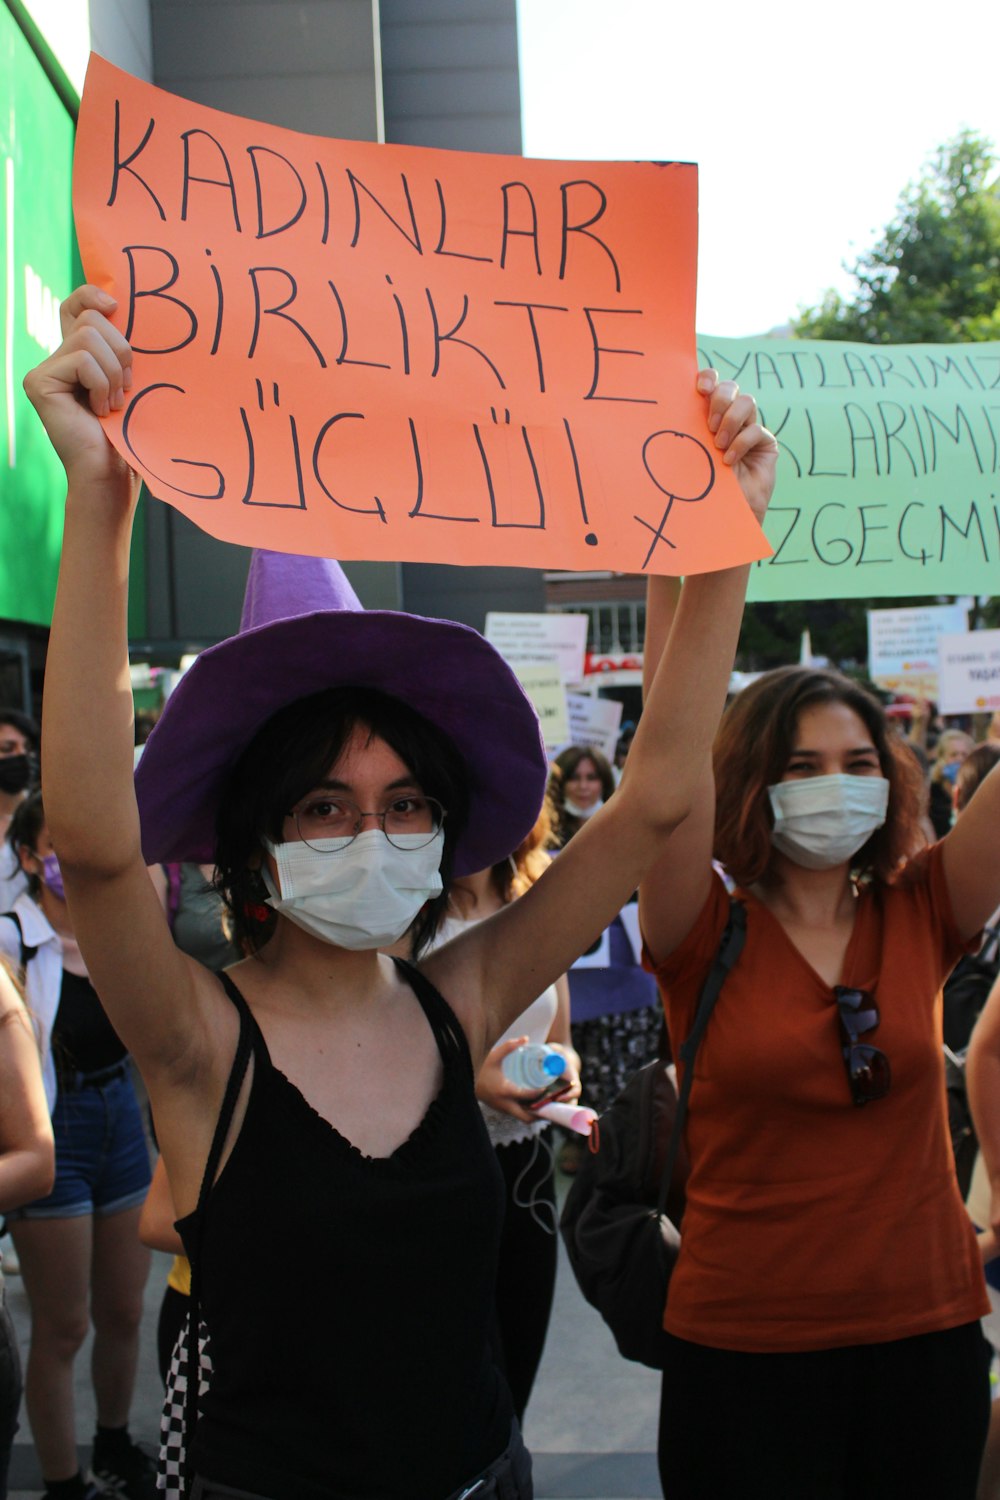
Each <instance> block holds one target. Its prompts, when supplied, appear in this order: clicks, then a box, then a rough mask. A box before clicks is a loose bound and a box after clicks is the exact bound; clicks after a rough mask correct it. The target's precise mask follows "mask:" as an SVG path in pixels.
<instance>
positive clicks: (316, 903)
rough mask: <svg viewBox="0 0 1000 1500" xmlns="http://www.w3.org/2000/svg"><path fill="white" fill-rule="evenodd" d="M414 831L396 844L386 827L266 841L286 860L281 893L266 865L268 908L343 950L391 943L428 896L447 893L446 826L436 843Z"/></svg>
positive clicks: (280, 878) (281, 864) (281, 867)
mask: <svg viewBox="0 0 1000 1500" xmlns="http://www.w3.org/2000/svg"><path fill="white" fill-rule="evenodd" d="M426 837H427V835H426V834H422V833H408V834H402V835H399V836H398V843H397V844H395V845H394V844H390V842H389V840H388V839H387V838H386V836H385V834H384V833H383V832H382V830H381V829H380V828H367V829H366V830H365V831H364V833H359V834H358V836H357V838H355V839H344V838H339V839H321V840H319V841H317V844H316V845H315V847H310V845H309V844H303V843H302V842H301V841H296V842H294V843H290V844H271V843H269V842H267V841H266V840H265V847H266V848H267V849H268V850H269V851H270V852H271V854H273V855H274V858H275V861H276V862H277V866H278V882H279V885H280V887H281V889H280V892H279V891H278V889H277V888H276V887H275V884H274V881H273V879H272V878H271V872H270V871H269V870H268V868H267V866H266V865H265V866H264V868H263V869H262V871H261V873H262V874H263V877H264V884H265V885H266V886H267V889H268V891H269V892H270V897H269V899H268V903H267V904H268V906H272V907H273V908H274V910H275V911H279V912H281V914H282V915H283V916H286V917H287V918H288V920H289V921H290V922H294V923H295V924H296V926H297V927H302V928H304V930H305V931H306V932H311V933H312V934H313V936H314V937H318V938H321V939H322V941H323V942H324V943H335V944H336V945H337V947H338V948H353V949H364V948H387V947H389V946H390V945H391V944H392V943H395V942H397V941H398V939H399V938H401V937H402V936H403V933H404V932H406V931H407V929H408V928H409V927H410V925H411V924H412V922H413V920H414V918H415V917H416V916H417V914H418V913H419V911H420V908H421V907H422V906H423V904H424V902H425V901H429V900H430V899H431V898H432V897H434V896H437V895H440V893H441V890H442V888H443V887H442V884H441V869H440V866H441V853H442V850H443V848H444V829H443V828H439V829H438V831H437V833H436V834H435V835H434V837H433V838H432V839H431V841H430V843H423V844H422V847H416V846H418V845H421V841H422V840H424V839H426Z"/></svg>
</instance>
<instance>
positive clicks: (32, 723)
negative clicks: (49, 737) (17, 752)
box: [0, 708, 42, 750]
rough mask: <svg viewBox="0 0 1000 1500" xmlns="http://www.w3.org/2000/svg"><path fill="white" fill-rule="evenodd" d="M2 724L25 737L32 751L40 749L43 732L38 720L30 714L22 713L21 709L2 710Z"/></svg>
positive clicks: (0, 720)
mask: <svg viewBox="0 0 1000 1500" xmlns="http://www.w3.org/2000/svg"><path fill="white" fill-rule="evenodd" d="M0 724H9V725H10V726H11V728H12V729H16V730H17V731H18V733H20V734H23V735H24V738H25V739H26V740H27V741H28V744H29V745H30V746H31V748H32V750H37V749H38V744H39V741H40V740H41V737H42V736H41V731H40V729H39V727H38V720H37V719H33V718H32V717H31V715H30V714H25V713H22V712H21V710H20V709H19V708H0Z"/></svg>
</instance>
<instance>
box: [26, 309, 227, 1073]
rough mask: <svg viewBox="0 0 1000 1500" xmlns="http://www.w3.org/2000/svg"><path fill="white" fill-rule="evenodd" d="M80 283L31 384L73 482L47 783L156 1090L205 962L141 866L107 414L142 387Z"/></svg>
mask: <svg viewBox="0 0 1000 1500" xmlns="http://www.w3.org/2000/svg"><path fill="white" fill-rule="evenodd" d="M113 307H114V302H113V300H112V299H111V298H110V297H108V296H107V295H106V294H105V293H104V292H101V291H99V290H98V289H97V288H96V287H89V286H86V287H82V288H80V289H79V290H78V291H76V292H74V293H73V294H72V296H70V297H68V298H67V299H66V301H65V302H64V303H63V306H62V312H61V316H62V322H63V334H64V339H63V343H62V345H61V347H60V348H59V350H58V351H57V352H56V353H55V354H54V355H52V356H51V357H50V358H49V359H47V360H45V361H44V363H43V364H41V365H40V366H39V367H38V368H37V369H35V370H33V371H32V372H31V373H30V374H29V375H28V376H27V377H26V379H25V382H24V385H25V390H26V392H27V394H28V396H29V398H30V400H31V401H32V403H33V405H34V406H35V408H36V410H37V411H38V414H39V416H40V417H41V419H42V421H43V423H44V425H45V428H46V430H47V432H48V435H49V438H50V440H51V442H52V445H53V447H54V448H55V450H56V452H57V453H58V455H59V457H60V459H61V460H62V463H63V466H64V468H65V470H66V477H67V496H66V520H65V529H64V534H63V548H62V561H61V565H60V569H59V586H58V592H57V596H56V605H55V612H54V615H53V620H52V635H51V640H50V644H49V651H48V660H47V664H46V676H45V698H44V734H43V739H42V743H43V762H42V782H43V786H44V792H45V813H46V820H47V822H48V827H49V832H50V834H51V836H52V841H53V844H54V845H55V848H56V851H57V853H58V855H59V861H60V865H61V867H62V870H63V875H64V879H65V884H66V891H67V898H68V901H69V907H70V914H71V916H72V919H73V923H74V929H75V932H76V936H77V938H78V940H79V943H80V946H81V949H82V951H83V953H84V956H85V958H86V961H87V965H88V969H89V971H90V974H91V977H92V978H93V981H94V984H95V987H96V989H97V991H98V993H99V994H100V996H101V999H102V1002H103V1003H104V1005H105V1007H106V1008H107V1010H108V1013H109V1015H110V1016H111V1019H112V1021H113V1022H114V1025H115V1028H116V1030H117V1031H118V1032H119V1034H120V1036H121V1037H122V1040H123V1041H124V1042H125V1044H126V1046H128V1047H129V1049H130V1050H131V1051H132V1052H133V1053H134V1054H135V1055H136V1058H137V1060H138V1062H139V1064H140V1066H141V1067H142V1069H143V1071H144V1074H145V1076H146V1078H147V1082H149V1081H150V1079H151V1078H154V1077H155V1076H156V1074H157V1072H158V1070H160V1069H164V1068H167V1069H183V1070H184V1071H185V1072H187V1073H190V1071H191V1067H192V1064H191V1055H192V1051H193V1050H197V1049H198V1047H199V1044H200V1048H201V1052H202V1053H203V1055H206V1056H207V1055H209V1053H210V1044H209V1042H208V1040H207V1038H205V1037H204V1035H203V1033H202V1030H201V1028H200V1027H199V1025H198V1024H197V1014H198V1007H197V1005H196V1002H195V994H194V990H195V985H196V983H197V979H196V970H197V966H196V965H192V964H190V962H189V961H188V960H186V959H185V958H184V956H183V955H182V954H180V953H179V952H178V950H177V949H176V948H175V947H174V944H173V941H172V940H171V937H170V933H169V930H168V927H167V924H166V920H165V917H164V912H163V908H162V906H161V904H160V902H159V900H158V898H157V895H156V892H155V890H154V887H153V883H152V881H151V880H150V878H149V874H148V872H147V869H146V866H145V864H144V863H143V859H142V853H141V848H140V839H139V817H138V811H137V808H136V802H135V794H134V791H133V783H132V761H133V731H132V694H131V687H130V682H129V670H128V638H127V627H126V619H127V614H126V605H127V589H128V561H129V543H130V538H131V528H132V520H133V516H134V513H135V506H136V502H137V499H138V491H139V484H138V480H137V478H136V476H135V475H134V474H133V473H132V471H131V470H130V469H129V468H128V466H127V465H126V464H125V463H124V461H123V460H122V459H121V458H120V457H119V455H118V454H117V453H116V452H115V450H114V449H113V448H112V447H111V444H110V443H109V442H108V440H107V438H106V437H105V434H104V431H103V428H102V426H101V423H100V421H99V420H98V418H99V417H101V416H105V415H107V414H108V413H109V411H111V410H113V409H119V408H121V407H122V406H123V404H124V401H125V392H126V390H127V389H128V387H129V386H130V384H131V350H130V349H129V347H128V344H127V343H126V342H125V340H124V338H123V337H122V335H121V334H120V333H119V332H118V331H117V330H116V329H115V328H114V327H113V326H112V324H111V323H110V322H109V321H108V319H107V317H106V316H105V314H107V313H110V312H111V311H112V309H113Z"/></svg>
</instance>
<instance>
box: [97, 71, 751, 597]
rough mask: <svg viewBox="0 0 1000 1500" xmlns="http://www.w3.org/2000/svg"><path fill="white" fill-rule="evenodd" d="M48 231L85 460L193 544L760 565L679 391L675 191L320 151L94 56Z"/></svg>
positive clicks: (404, 555) (421, 155)
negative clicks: (68, 305)
mask: <svg viewBox="0 0 1000 1500" xmlns="http://www.w3.org/2000/svg"><path fill="white" fill-rule="evenodd" d="M74 209H75V213H76V224H77V233H78V236H79V241H80V249H81V253H82V256H83V263H84V267H85V270H86V274H87V277H88V280H90V281H91V282H94V283H95V284H97V285H99V286H101V287H103V288H104V289H106V290H108V291H110V292H112V293H113V294H114V296H115V297H116V298H117V299H118V311H117V313H116V315H115V321H116V323H117V324H118V326H120V327H121V329H122V331H123V332H124V333H125V335H126V336H127V338H128V339H129V341H130V342H131V344H132V347H133V350H134V353H135V366H134V375H135V383H134V386H133V388H132V390H131V391H130V392H129V396H128V401H127V405H126V407H125V409H124V411H123V412H121V413H116V414H113V415H112V416H110V417H108V418H107V420H106V426H107V431H108V435H109V437H110V438H111V441H112V442H113V443H114V444H115V446H116V448H118V449H119V451H120V452H121V453H122V454H123V456H124V457H125V458H126V459H127V460H128V462H129V463H130V464H131V465H132V466H133V467H134V468H135V469H137V470H138V472H139V473H140V474H141V475H142V477H143V479H144V480H145V481H146V483H147V485H148V486H149V488H150V490H151V491H152V492H153V494H155V495H157V496H159V498H160V499H161V500H166V501H168V502H169V503H170V504H171V505H173V506H176V507H177V509H178V510H181V511H183V512H184V514H185V515H187V516H189V517H190V518H191V519H192V520H193V521H195V522H196V523H197V524H198V525H199V526H201V527H203V528H204V529H205V530H206V531H208V532H211V533H212V535H213V536H217V537H221V538H223V539H225V540H228V541H233V542H240V543H243V544H245V545H251V546H257V547H270V548H274V549H278V550H282V551H286V552H305V553H315V554H318V555H320V556H333V557H340V558H391V559H396V560H398V559H406V560H410V561H423V562H451V563H480V564H483V563H486V564H497V565H508V566H509V565H528V566H534V567H544V568H567V569H592V568H597V569H604V568H609V569H616V570H620V571H639V570H642V569H649V570H651V571H653V572H665V573H689V572H698V571H703V570H706V569H709V568H718V567H725V566H730V565H733V564H736V563H740V562H749V561H751V560H752V559H755V558H760V557H764V556H766V555H767V554H768V551H769V548H768V544H767V542H766V541H765V540H764V537H763V534H762V533H761V531H760V529H759V527H758V526H757V524H756V522H755V521H754V520H753V518H752V517H751V515H750V513H749V511H748V509H747V507H746V505H745V503H744V502H743V499H742V497H741V495H740V492H739V487H738V485H737V483H736V480H735V478H734V477H733V475H732V474H731V473H729V472H728V470H726V468H725V467H724V466H723V465H722V464H721V463H720V462H719V461H718V453H717V450H716V449H715V448H714V445H713V444H712V441H711V439H710V437H709V434H708V430H707V427H706V425H705V417H704V410H703V401H702V398H700V397H699V396H698V395H697V393H696V392H695V389H694V378H695V371H696V360H695V340H694V294H695V256H696V237H697V173H696V168H694V167H693V166H686V165H678V164H676V163H666V164H659V165H658V164H653V163H614V164H604V163H602V164H593V163H579V162H575V163H569V164H568V163H565V162H552V161H528V160H524V159H522V158H519V157H509V156H492V155H476V154H472V153H467V152H452V151H440V150H425V149H422V148H414V147H408V146H383V145H375V144H372V143H368V142H363V141H336V140H325V139H322V138H319V137H313V136H306V135H299V134H296V133H294V132H292V131H289V130H282V129H278V128H276V127H274V126H270V125H264V124H260V123H258V122H255V121H252V120H245V119H240V118H238V117H236V116H233V115H227V114H222V113H220V112H218V111H216V110H212V109H207V108H204V107H202V106H200V105H197V104H192V103H190V102H189V101H187V100H184V99H179V98H176V97H174V96H173V95H171V94H168V93H164V92H163V91H162V90H159V89H156V88H153V87H151V86H150V85H148V84H145V83H141V82H139V81H137V80H136V79H134V78H131V77H129V76H128V75H127V74H125V73H122V72H120V71H118V70H117V69H116V68H113V67H112V66H111V65H110V64H108V63H106V62H104V61H103V60H102V59H100V58H98V57H96V56H95V57H92V58H91V62H90V68H89V71H88V74H87V82H86V87H85V89H84V95H83V101H82V104H81V109H80V120H79V129H78V134H77V145H76V157H75V167H74Z"/></svg>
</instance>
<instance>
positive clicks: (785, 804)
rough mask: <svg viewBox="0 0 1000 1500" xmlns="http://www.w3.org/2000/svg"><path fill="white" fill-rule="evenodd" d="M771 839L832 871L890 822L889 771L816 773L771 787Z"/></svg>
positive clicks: (812, 866) (802, 860)
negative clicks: (887, 818)
mask: <svg viewBox="0 0 1000 1500" xmlns="http://www.w3.org/2000/svg"><path fill="white" fill-rule="evenodd" d="M767 791H768V796H769V797H770V799H771V808H772V811H773V812H774V828H773V830H772V833H771V843H772V844H773V845H774V847H775V849H778V850H780V851H781V853H782V854H786V855H787V856H788V858H789V859H790V860H793V861H794V863H795V864H797V865H803V866H804V867H805V869H807V870H832V869H833V868H834V866H836V865H842V864H844V863H846V861H847V860H849V859H850V858H851V856H852V855H854V854H857V852H858V850H859V849H860V848H861V846H862V845H863V844H865V843H867V842H868V840H869V838H870V837H871V836H872V834H873V833H874V832H875V830H876V828H881V827H882V824H883V823H884V822H885V814H886V809H887V807H888V806H889V783H888V781H886V779H885V777H884V776H844V775H840V774H838V775H836V776H810V777H808V778H807V779H806V780H805V781H779V782H778V784H777V785H776V786H769V787H768V789H767Z"/></svg>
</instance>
